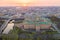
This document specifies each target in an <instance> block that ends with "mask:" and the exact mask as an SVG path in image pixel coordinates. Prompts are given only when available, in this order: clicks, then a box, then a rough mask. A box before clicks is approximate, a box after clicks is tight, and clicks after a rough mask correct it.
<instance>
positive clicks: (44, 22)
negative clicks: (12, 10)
mask: <svg viewBox="0 0 60 40" xmlns="http://www.w3.org/2000/svg"><path fill="white" fill-rule="evenodd" d="M23 25H24V29H35V30H36V31H40V29H50V27H51V21H50V20H49V19H48V18H44V17H36V18H35V19H34V20H32V19H31V18H26V19H25V21H24V22H23Z"/></svg>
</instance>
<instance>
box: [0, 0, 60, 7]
mask: <svg viewBox="0 0 60 40" xmlns="http://www.w3.org/2000/svg"><path fill="white" fill-rule="evenodd" d="M0 6H60V0H0Z"/></svg>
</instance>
